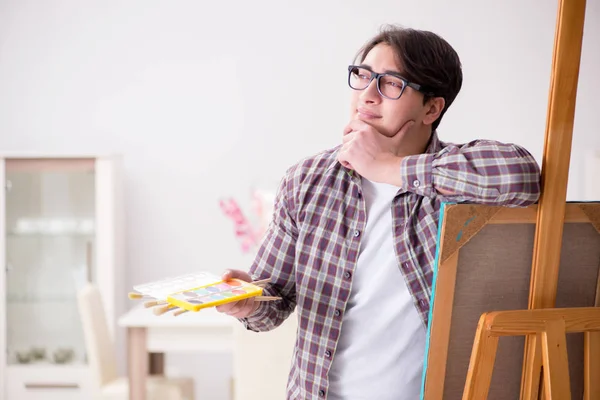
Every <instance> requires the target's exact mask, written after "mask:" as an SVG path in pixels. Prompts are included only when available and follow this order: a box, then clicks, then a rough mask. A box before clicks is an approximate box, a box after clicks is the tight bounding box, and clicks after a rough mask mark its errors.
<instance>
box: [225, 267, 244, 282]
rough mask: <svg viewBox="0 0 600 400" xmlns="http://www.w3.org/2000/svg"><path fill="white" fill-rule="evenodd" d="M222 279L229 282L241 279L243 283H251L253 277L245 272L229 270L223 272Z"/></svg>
mask: <svg viewBox="0 0 600 400" xmlns="http://www.w3.org/2000/svg"><path fill="white" fill-rule="evenodd" d="M221 279H223V280H224V281H228V280H231V279H240V280H242V281H246V282H250V281H251V280H252V277H251V276H250V275H249V274H248V273H247V272H245V271H240V270H237V269H228V270H225V272H223V274H222V275H221Z"/></svg>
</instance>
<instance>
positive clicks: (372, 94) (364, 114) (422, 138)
mask: <svg viewBox="0 0 600 400" xmlns="http://www.w3.org/2000/svg"><path fill="white" fill-rule="evenodd" d="M362 65H363V66H366V67H368V68H369V69H371V70H372V71H374V72H377V73H384V72H395V73H397V74H399V75H402V66H401V65H399V60H397V58H396V56H395V53H394V51H393V49H392V48H391V47H390V46H389V45H387V44H378V45H377V46H375V47H374V48H373V49H372V50H371V51H370V52H369V53H368V54H367V56H366V57H365V60H364V61H363V62H362ZM415 83H420V82H415ZM382 84H383V82H382ZM382 90H383V88H382ZM351 96H352V97H351V109H350V113H351V118H352V119H359V120H362V121H365V122H366V123H368V124H369V125H371V126H373V127H374V128H375V129H377V130H378V131H379V132H381V133H382V134H383V135H385V136H388V137H392V136H394V135H395V134H396V133H397V132H398V131H399V130H400V128H402V126H403V125H404V124H405V123H406V122H408V121H410V120H412V121H414V122H415V124H414V127H413V129H411V130H410V131H409V132H407V134H406V138H405V139H404V140H402V144H403V145H404V146H406V147H407V148H410V149H411V151H410V152H411V153H414V152H415V151H416V149H415V148H416V147H422V146H423V143H426V142H427V141H428V140H429V136H430V135H431V125H430V124H431V122H432V121H429V118H427V115H428V111H431V110H430V108H431V106H430V105H429V104H425V105H424V104H423V94H422V93H420V92H418V91H417V90H414V89H413V88H411V87H406V88H405V89H404V92H403V94H402V96H401V97H400V98H399V99H397V100H392V99H388V98H385V97H383V96H381V94H379V92H378V91H377V81H376V80H375V79H374V80H373V81H372V82H371V83H370V84H369V86H368V87H367V88H366V89H364V90H352V94H351ZM424 122H425V124H428V125H424ZM419 150H422V149H419Z"/></svg>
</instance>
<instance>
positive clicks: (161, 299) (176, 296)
mask: <svg viewBox="0 0 600 400" xmlns="http://www.w3.org/2000/svg"><path fill="white" fill-rule="evenodd" d="M268 281H270V279H264V280H261V281H256V282H251V283H249V282H244V281H242V280H239V279H231V280H228V281H223V280H222V279H221V277H219V276H217V275H214V274H211V273H209V272H195V273H191V274H186V275H180V276H175V277H171V278H165V279H161V280H159V281H154V282H149V283H144V284H141V285H136V286H134V287H133V288H134V289H135V291H136V292H135V293H130V294H129V297H130V298H131V299H136V298H137V299H153V300H152V301H148V302H146V303H144V305H145V306H146V307H155V313H156V314H157V315H162V314H164V313H166V312H168V311H173V310H176V312H175V315H179V314H181V313H183V312H187V311H199V310H201V309H203V308H209V307H215V306H218V305H221V304H225V303H230V302H235V301H240V300H243V299H247V298H249V297H255V298H256V301H273V300H278V299H279V298H278V297H269V296H267V297H264V296H262V293H263V287H264V285H265V284H267V282H268ZM157 306H160V307H157Z"/></svg>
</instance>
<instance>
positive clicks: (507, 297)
mask: <svg viewBox="0 0 600 400" xmlns="http://www.w3.org/2000/svg"><path fill="white" fill-rule="evenodd" d="M536 214H537V206H535V205H534V206H530V207H527V208H508V207H490V206H483V205H474V204H444V205H443V207H442V212H441V216H440V228H439V241H438V254H437V259H436V265H435V269H434V290H433V298H432V303H433V304H432V308H431V313H430V319H429V321H430V323H429V328H428V340H427V342H428V347H427V354H426V358H425V359H426V367H425V371H424V386H423V393H422V398H423V399H425V400H441V399H444V400H453V399H461V398H462V394H463V389H464V385H465V380H466V376H467V370H468V368H469V359H470V356H471V350H472V346H473V339H474V337H475V332H476V329H477V324H478V321H479V318H480V316H481V315H482V314H483V313H485V312H489V311H500V310H524V309H527V308H528V301H529V293H530V280H531V262H532V250H533V245H534V236H535V221H536ZM599 268H600V203H568V204H567V205H566V208H565V225H564V231H563V236H562V249H561V260H560V274H559V279H558V286H557V299H556V307H589V306H595V305H596V304H597V287H598V278H599ZM567 338H568V343H567V346H568V353H569V361H570V363H569V364H570V378H571V389H572V393H573V398H582V393H583V334H570V335H568V336H567ZM523 354H524V338H523V337H506V338H505V337H503V338H500V341H499V347H498V353H497V357H496V361H495V366H494V371H493V376H492V384H491V388H490V392H489V396H488V399H495V400H513V399H518V398H519V397H520V396H519V393H520V387H521V375H522V369H523V368H522V365H523Z"/></svg>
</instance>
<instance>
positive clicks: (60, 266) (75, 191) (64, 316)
mask: <svg viewBox="0 0 600 400" xmlns="http://www.w3.org/2000/svg"><path fill="white" fill-rule="evenodd" d="M5 171H6V182H5V184H6V204H5V207H6V209H5V220H6V268H7V273H6V296H7V298H6V307H7V316H6V318H7V320H6V323H7V347H8V348H7V357H8V364H9V365H11V364H33V363H51V364H73V363H82V362H85V352H84V340H83V333H82V329H81V323H80V318H79V312H78V308H77V298H76V294H77V290H78V289H79V288H80V287H81V286H82V285H83V284H85V283H86V282H88V281H93V280H94V270H95V269H94V265H93V260H94V257H93V254H92V252H93V251H94V238H95V234H94V232H95V225H96V224H95V172H94V160H93V159H7V160H6V168H5Z"/></svg>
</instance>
